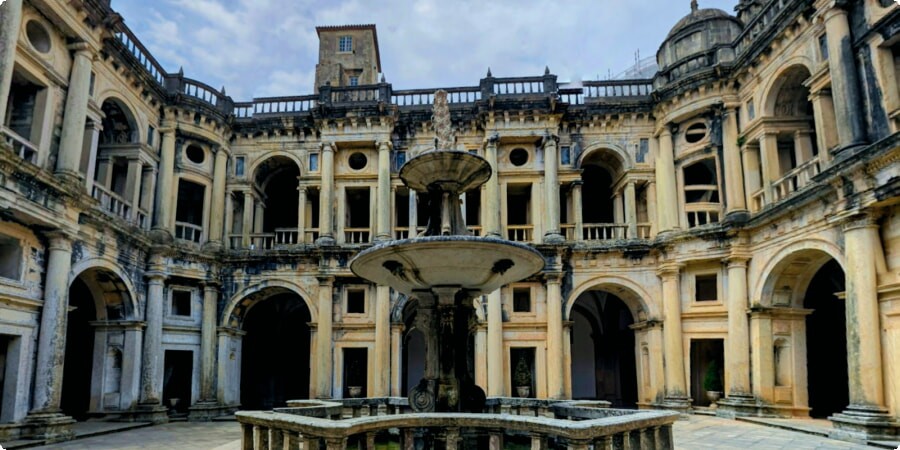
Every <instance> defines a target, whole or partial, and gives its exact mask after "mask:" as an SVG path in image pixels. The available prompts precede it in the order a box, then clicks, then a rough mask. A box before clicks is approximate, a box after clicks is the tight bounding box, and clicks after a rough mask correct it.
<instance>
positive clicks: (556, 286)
mask: <svg viewBox="0 0 900 450" xmlns="http://www.w3.org/2000/svg"><path fill="white" fill-rule="evenodd" d="M561 276H562V274H559V273H551V274H547V375H548V376H547V388H548V389H547V391H548V392H547V396H548V397H550V398H554V399H561V398H564V397H565V395H566V392H565V382H564V381H563V377H562V374H563V373H565V368H564V366H563V360H564V358H563V323H562V320H563V314H562V308H563V305H562V292H561V289H560V282H561V281H562V280H561ZM554 374H559V375H554Z"/></svg>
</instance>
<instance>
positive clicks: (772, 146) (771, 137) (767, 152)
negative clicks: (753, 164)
mask: <svg viewBox="0 0 900 450" xmlns="http://www.w3.org/2000/svg"><path fill="white" fill-rule="evenodd" d="M759 159H760V165H762V178H763V179H762V180H760V183H761V186H762V188H763V192H764V193H765V194H764V195H765V199H766V204H771V203H772V202H774V201H775V193H774V191H773V190H772V183H774V182H775V181H776V180H778V179H779V178H781V175H780V174H781V171H780V169H779V164H778V136H777V135H776V134H774V133H765V134H763V135H762V136H760V137H759Z"/></svg>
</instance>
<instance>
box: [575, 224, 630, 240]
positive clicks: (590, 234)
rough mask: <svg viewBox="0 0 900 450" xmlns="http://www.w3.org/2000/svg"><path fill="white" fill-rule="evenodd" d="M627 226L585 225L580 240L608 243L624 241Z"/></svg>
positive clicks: (626, 234)
mask: <svg viewBox="0 0 900 450" xmlns="http://www.w3.org/2000/svg"><path fill="white" fill-rule="evenodd" d="M627 237H628V224H624V223H586V224H584V231H583V236H582V239H584V240H586V241H610V240H617V239H626V238H627Z"/></svg>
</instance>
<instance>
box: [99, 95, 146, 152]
mask: <svg viewBox="0 0 900 450" xmlns="http://www.w3.org/2000/svg"><path fill="white" fill-rule="evenodd" d="M100 105H101V106H100V108H101V110H102V111H103V114H104V117H103V120H102V122H103V131H101V132H100V143H101V144H113V145H115V144H132V143H135V142H140V138H141V126H140V124H139V123H138V120H137V115H136V114H135V112H134V111H135V108H134V107H133V105H131V104H129V103H128V102H127V101H126V100H123V99H122V96H118V95H115V94H114V93H110V95H108V96H107V97H106V98H104V99H103V101H101V102H100Z"/></svg>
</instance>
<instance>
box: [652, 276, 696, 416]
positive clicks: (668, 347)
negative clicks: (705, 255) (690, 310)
mask: <svg viewBox="0 0 900 450" xmlns="http://www.w3.org/2000/svg"><path fill="white" fill-rule="evenodd" d="M657 275H658V276H659V278H660V279H661V280H662V296H663V298H662V301H663V314H664V315H665V317H664V318H663V340H664V348H665V373H666V396H665V401H664V403H663V406H665V407H667V408H671V409H678V410H687V409H689V408H690V407H691V399H690V398H689V397H688V395H687V384H686V383H685V376H684V344H683V342H682V339H683V335H682V332H681V289H680V283H679V281H680V280H679V279H680V278H681V266H680V265H678V264H668V263H667V264H663V265H662V266H660V268H659V271H658V272H657Z"/></svg>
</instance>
